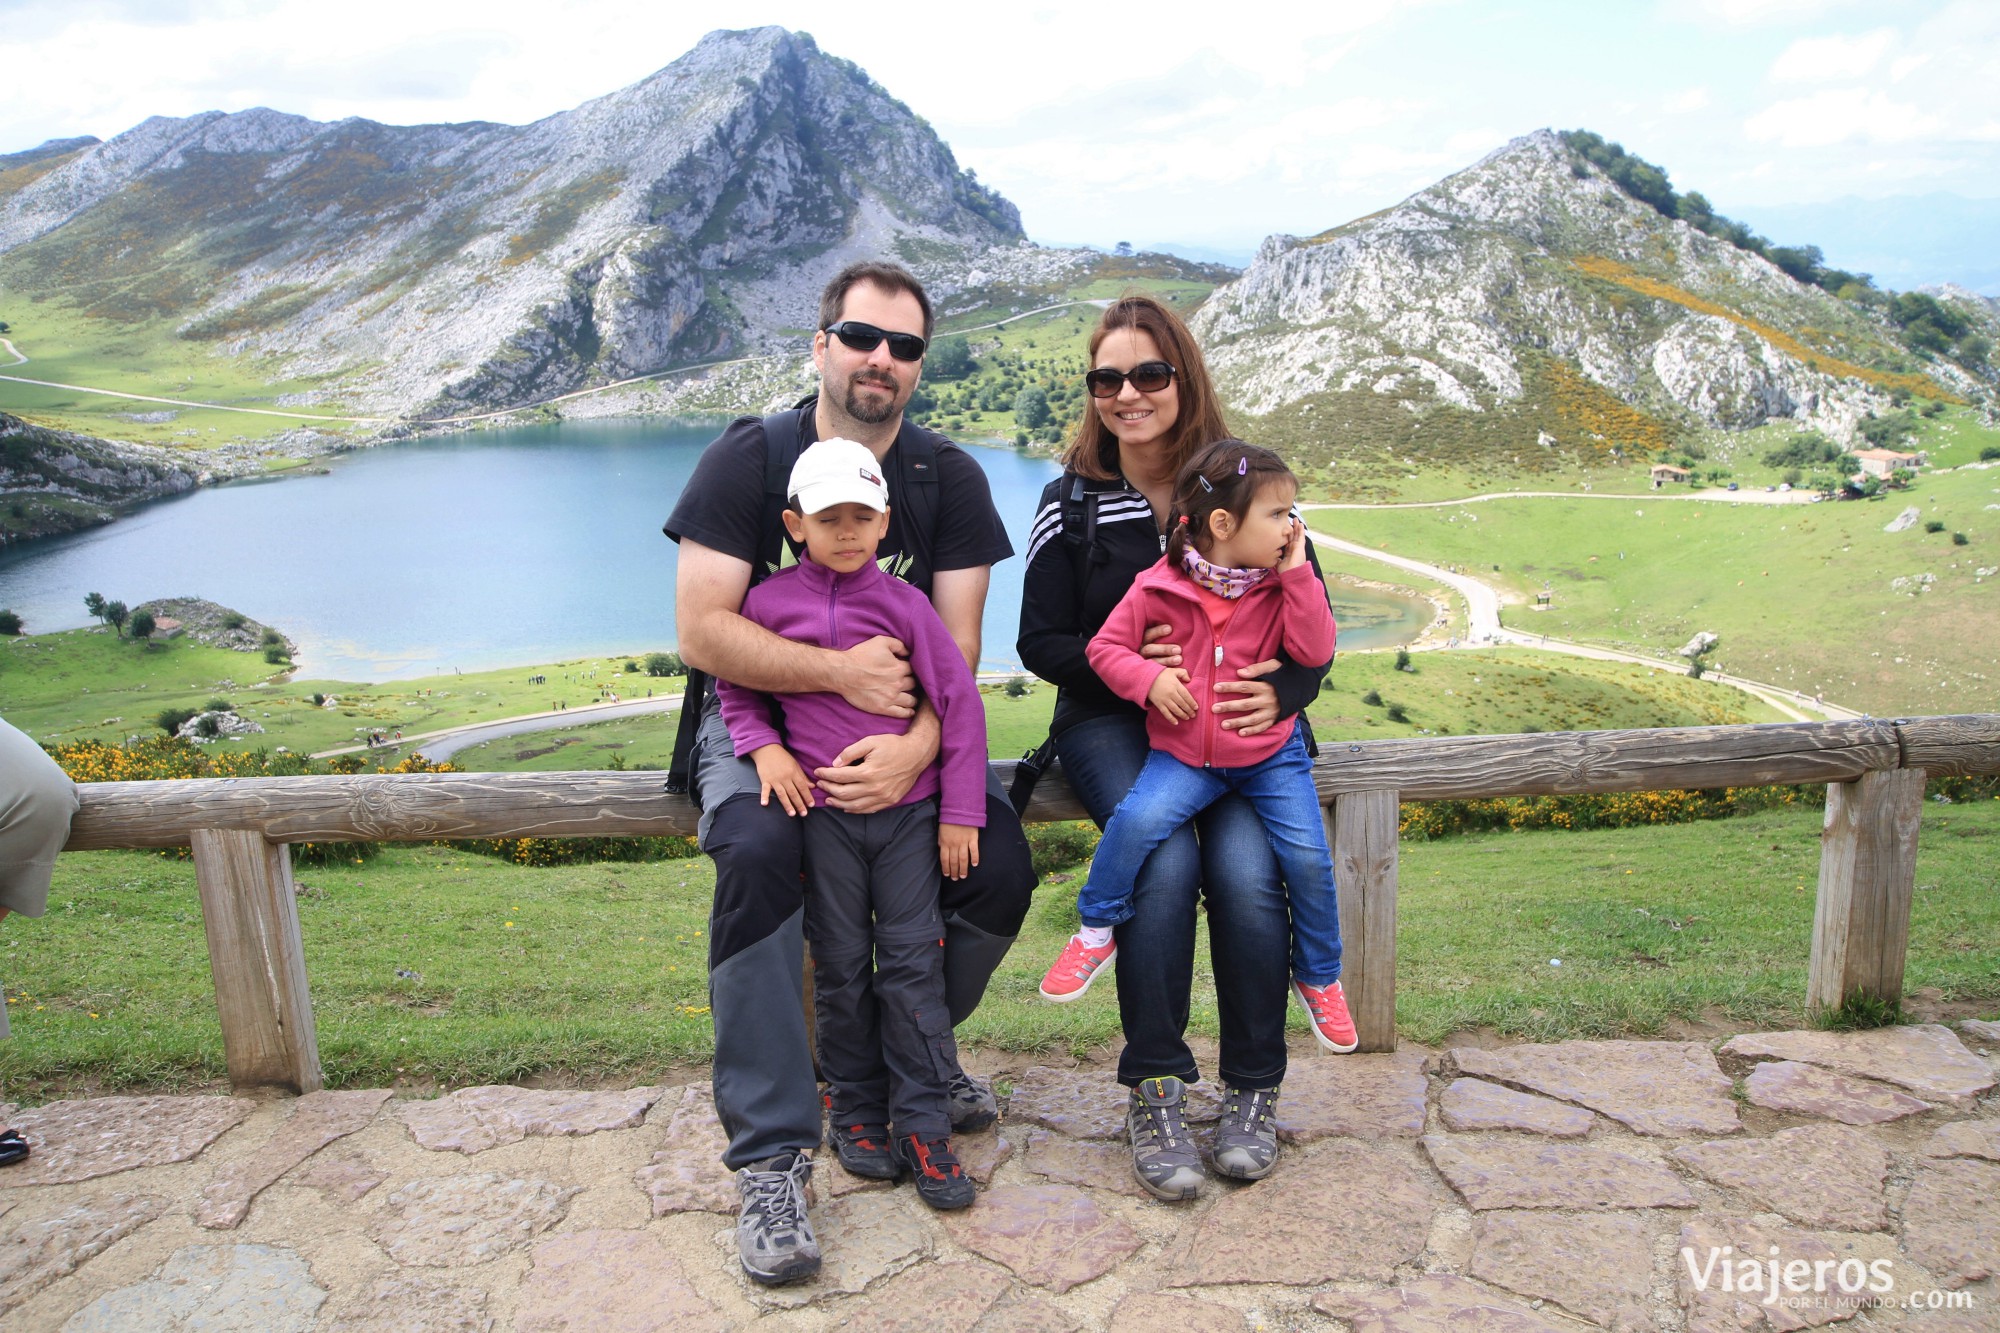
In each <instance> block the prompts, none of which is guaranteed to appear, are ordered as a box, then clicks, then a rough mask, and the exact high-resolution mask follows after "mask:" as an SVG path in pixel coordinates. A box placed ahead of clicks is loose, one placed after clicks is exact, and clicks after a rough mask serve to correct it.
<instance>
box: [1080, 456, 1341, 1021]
mask: <svg viewBox="0 0 2000 1333" xmlns="http://www.w3.org/2000/svg"><path fill="white" fill-rule="evenodd" d="M1298 493H1299V483H1298V478H1297V477H1295V476H1293V475H1292V471H1291V469H1290V468H1288V467H1286V466H1285V464H1284V460H1282V459H1280V458H1279V457H1278V456H1277V455H1276V454H1274V453H1272V452H1271V451H1270V450H1268V449H1260V448H1258V447H1257V446H1256V445H1252V444H1245V443H1243V442H1242V441H1241V440H1222V441H1219V442H1217V443H1215V444H1212V445H1209V446H1208V447H1207V448H1205V449H1203V450H1201V451H1200V452H1199V453H1197V454H1196V455H1195V456H1194V457H1193V458H1191V459H1189V460H1188V463H1187V466H1186V467H1184V468H1183V469H1182V470H1181V474H1180V476H1179V477H1178V478H1176V479H1175V482H1174V500H1173V509H1172V512H1171V515H1170V517H1169V521H1168V533H1169V535H1168V538H1167V550H1166V554H1165V556H1163V557H1162V558H1161V560H1160V562H1159V563H1158V564H1156V565H1154V566H1153V567H1152V568H1151V569H1149V570H1147V571H1146V572H1145V573H1144V574H1142V575H1140V576H1139V579H1138V581H1137V582H1135V583H1134V584H1133V585H1132V589H1131V591H1130V592H1128V593H1126V594H1125V597H1124V599H1123V600H1122V601H1120V602H1119V604H1118V606H1117V608H1116V609H1114V610H1113V611H1112V613H1111V615H1110V618H1109V619H1107V620H1106V621H1105V622H1104V627H1103V628H1102V629H1101V630H1099V631H1098V633H1097V636H1096V637H1095V638H1093V639H1092V640H1091V641H1090V647H1089V649H1088V656H1089V658H1090V665H1091V666H1092V667H1093V668H1094V669H1095V670H1096V671H1097V673H1098V675H1099V676H1101V677H1102V678H1103V680H1104V683H1105V684H1106V685H1108V686H1110V687H1111V688H1112V689H1113V690H1115V691H1116V692H1117V693H1118V694H1119V695H1121V696H1122V697H1124V698H1127V699H1130V700H1131V701H1132V702H1134V703H1136V704H1138V705H1140V706H1141V707H1143V708H1145V709H1146V710H1147V716H1146V734H1147V737H1148V739H1149V740H1150V741H1151V742H1152V749H1153V752H1152V754H1151V755H1150V756H1149V757H1148V759H1147V761H1146V766H1145V768H1144V769H1143V770H1142V771H1141V772H1140V774H1139V780H1138V781H1137V782H1136V783H1135V784H1134V785H1133V787H1132V791H1131V793H1130V794H1129V795H1127V796H1126V798H1125V799H1124V800H1123V801H1122V802H1120V803H1119V806H1118V809H1117V810H1116V811H1115V812H1114V813H1113V814H1112V816H1111V820H1110V822H1109V823H1108V824H1106V825H1105V828H1104V837H1103V840H1102V841H1101V842H1099V844H1098V847H1097V855H1096V857H1095V859H1093V860H1092V862H1091V865H1090V877H1089V879H1088V880H1086V881H1085V883H1084V886H1083V889H1082V891H1081V892H1080V893H1079V894H1078V895H1077V910H1078V913H1079V915H1080V916H1081V917H1082V919H1083V928H1082V929H1081V930H1079V931H1078V932H1077V934H1076V935H1075V936H1074V937H1073V938H1072V939H1071V940H1070V941H1069V943H1068V944H1067V945H1066V946H1064V948H1063V952H1062V957H1061V958H1059V959H1057V960H1056V963H1055V965H1054V966H1053V967H1051V968H1050V969H1049V970H1048V973H1047V975H1046V976H1044V977H1043V978H1042V986H1041V993H1042V995H1043V996H1044V997H1046V998H1048V999H1051V1000H1056V1001H1068V1000H1073V999H1075V998H1076V997H1077V996H1079V995H1082V994H1083V993H1084V991H1085V990H1087V989H1089V987H1090V982H1091V980H1092V978H1093V977H1094V976H1095V975H1096V973H1097V971H1098V969H1100V968H1101V967H1103V965H1104V964H1105V963H1107V962H1110V961H1111V959H1112V957H1113V956H1114V955H1115V954H1116V953H1117V951H1118V946H1117V943H1116V942H1115V941H1114V939H1113V938H1112V930H1113V928H1114V927H1115V926H1117V925H1118V924H1119V923H1120V922H1122V921H1124V920H1126V919H1127V918H1129V917H1130V916H1131V915H1132V893H1133V884H1134V881H1135V880H1136V879H1137V877H1138V871H1139V867H1140V865H1141V864H1142V863H1143V862H1144V861H1145V859H1146V857H1147V856H1148V855H1149V854H1150V853H1151V852H1152V851H1153V849H1154V848H1156V847H1158V846H1159V845H1160V844H1161V843H1162V842H1164V841H1166V839H1167V838H1168V837H1169V836H1170V835H1171V834H1172V833H1173V831H1174V830H1175V829H1177V828H1179V827H1180V826H1181V825H1183V824H1185V823H1186V822H1187V821H1188V820H1190V819H1192V818H1193V817H1194V816H1195V815H1196V814H1198V813H1200V812H1201V811H1202V810H1204V809H1206V808H1207V807H1208V806H1209V805H1210V804H1211V803H1213V802H1214V801H1216V800H1217V799H1218V798H1220V797H1221V796H1223V795H1224V794H1225V793H1228V792H1231V791H1235V792H1240V793H1242V794H1243V796H1244V797H1245V798H1246V799H1247V800H1249V802H1250V803H1251V804H1252V805H1253V806H1254V807H1256V810H1257V814H1258V817H1259V818H1261V819H1262V820H1263V821H1264V828H1265V831H1266V833H1267V834H1269V836H1270V839H1271V846H1272V850H1273V851H1275V852H1276V853H1277V856H1278V862H1279V865H1280V866H1281V867H1282V868H1283V870H1284V874H1285V891H1286V895H1287V898H1288V900H1289V903H1290V906H1291V912H1292V984H1293V989H1294V990H1295V991H1296V992H1297V994H1298V996H1299V999H1300V1001H1301V1002H1302V1003H1303V1004H1304V1005H1305V1007H1306V1012H1307V1014H1308V1015H1309V1016H1310V1017H1311V1019H1312V1027H1313V1034H1314V1036H1315V1037H1317V1038H1318V1040H1319V1043H1320V1045H1322V1046H1324V1047H1326V1048H1327V1049H1328V1050H1332V1051H1340V1052H1346V1051H1351V1050H1353V1049H1354V1048H1355V1045H1356V1038H1355V1032H1354V1022H1353V1019H1352V1018H1351V1017H1349V1015H1348V1011H1347V1001H1346V998H1345V997H1344V996H1343V995H1342V994H1341V989H1340V908H1339V905H1338V902H1337V900H1336V898H1335V894H1334V885H1333V855H1332V853H1331V852H1330V851H1329V850H1328V848H1327V844H1326V826H1325V823H1324V822H1323V818H1322V816H1321V813H1320V806H1319V796H1318V793H1317V792H1316V791H1315V789H1314V787H1313V780H1312V760H1311V758H1310V757H1309V756H1308V755H1307V754H1306V749H1305V742H1304V740H1303V738H1301V737H1300V735H1299V734H1298V727H1297V723H1296V719H1294V718H1286V719H1284V720H1283V721H1282V722H1280V723H1279V724H1278V725H1277V726H1274V727H1272V728H1270V729H1269V730H1268V731H1264V732H1261V733H1259V734H1257V735H1254V736H1245V735H1243V734H1242V733H1241V732H1239V731H1228V730H1225V729H1223V727H1222V726H1221V725H1220V722H1221V719H1220V718H1219V717H1218V716H1217V715H1216V714H1215V713H1213V712H1212V711H1210V710H1208V709H1206V708H1204V707H1202V705H1201V703H1200V700H1201V699H1203V698H1206V697H1207V696H1208V694H1209V687H1210V686H1211V685H1212V684H1213V683H1214V682H1215V680H1216V679H1217V678H1218V677H1220V676H1221V673H1222V672H1223V671H1225V670H1227V671H1229V672H1231V673H1232V674H1230V675H1229V676H1227V677H1225V678H1226V679H1230V680H1233V679H1235V676H1234V674H1233V672H1234V669H1235V668H1236V667H1239V666H1242V665H1244V664H1245V663H1249V662H1262V661H1265V660H1266V659H1268V658H1271V657H1273V656H1275V655H1276V652H1277V650H1278V648H1279V647H1280V646H1282V647H1283V648H1284V650H1285V651H1286V652H1287V653H1288V654H1290V656H1291V658H1292V660H1293V661H1296V662H1299V663H1301V664H1307V665H1318V664H1320V663H1323V662H1328V661H1331V660H1332V658H1333V645H1334V635H1335V628H1334V623H1333V611H1332V608H1331V607H1329V606H1328V605H1327V600H1326V594H1325V592H1324V591H1323V589H1322V587H1321V585H1320V582H1319V580H1318V579H1317V578H1315V577H1314V576H1313V571H1312V569H1311V567H1310V566H1308V565H1307V563H1306V556H1305V549H1306V548H1305V542H1306V536H1305V525H1304V524H1303V523H1301V522H1300V521H1299V520H1298V518H1297V517H1296V516H1295V515H1294V514H1293V512H1292V504H1293V501H1295V500H1296V499H1297V498H1298ZM1162 624H1164V625H1167V626H1169V627H1170V632H1169V633H1168V634H1167V635H1166V636H1165V637H1166V641H1167V642H1169V643H1178V644H1181V645H1183V658H1182V660H1183V661H1185V662H1186V663H1187V664H1188V665H1187V666H1185V667H1166V666H1162V665H1161V663H1160V662H1159V661H1158V660H1156V659H1154V658H1149V657H1147V656H1145V655H1144V654H1143V652H1142V651H1141V649H1142V648H1143V647H1144V645H1145V642H1146V630H1147V628H1148V627H1149V626H1153V625H1162ZM1204 645H1205V646H1204Z"/></svg>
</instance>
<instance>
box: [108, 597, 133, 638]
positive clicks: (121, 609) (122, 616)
mask: <svg viewBox="0 0 2000 1333" xmlns="http://www.w3.org/2000/svg"><path fill="white" fill-rule="evenodd" d="M131 614H132V613H131V612H130V611H129V610H127V609H126V607H125V603H123V602H106V603H105V604H104V623H105V624H107V625H109V626H111V628H112V629H114V630H116V631H118V633H119V635H120V636H123V635H124V633H125V620H126V618H127V617H128V616H130V615H131Z"/></svg>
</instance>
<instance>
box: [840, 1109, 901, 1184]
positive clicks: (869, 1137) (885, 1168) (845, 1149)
mask: <svg viewBox="0 0 2000 1333" xmlns="http://www.w3.org/2000/svg"><path fill="white" fill-rule="evenodd" d="M829 1136H830V1137H831V1138H832V1139H833V1155H834V1158H835V1159H836V1160H837V1161H839V1163H840V1164H841V1165H842V1166H843V1167H845V1168H847V1170H848V1171H849V1172H850V1173H851V1174H853V1175H857V1176H865V1177H866V1178H868V1179H869V1180H894V1179H895V1178H896V1175H897V1168H896V1154H895V1152H894V1150H893V1149H892V1147H891V1146H890V1143H889V1127H888V1126H887V1125H884V1124H880V1123H877V1124H872V1125H871V1124H858V1125H835V1126H833V1127H832V1130H831V1131H830V1135H829Z"/></svg>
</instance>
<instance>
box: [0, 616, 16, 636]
mask: <svg viewBox="0 0 2000 1333" xmlns="http://www.w3.org/2000/svg"><path fill="white" fill-rule="evenodd" d="M20 632H21V617H20V616H18V615H16V614H15V613H14V612H13V611H11V610H8V611H0V634H4V635H6V636H7V637H8V638H10V639H11V638H13V637H14V636H15V635H16V634H19V633H20Z"/></svg>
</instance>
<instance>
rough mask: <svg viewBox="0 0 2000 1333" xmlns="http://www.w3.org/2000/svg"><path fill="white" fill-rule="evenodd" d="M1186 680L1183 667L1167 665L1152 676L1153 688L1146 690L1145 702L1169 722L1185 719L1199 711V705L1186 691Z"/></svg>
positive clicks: (1186, 676) (1183, 720)
mask: <svg viewBox="0 0 2000 1333" xmlns="http://www.w3.org/2000/svg"><path fill="white" fill-rule="evenodd" d="M1187 680H1188V673H1187V672H1186V670H1185V669H1183V668H1181V667H1168V668H1167V669H1166V670H1165V671H1162V672H1161V673H1160V674H1159V675H1157V676H1155V677H1153V688H1152V689H1150V690H1148V691H1146V702H1147V703H1149V704H1151V705H1152V706H1153V707H1154V708H1155V709H1156V710H1158V712H1159V714H1160V716H1161V717H1164V718H1165V719H1167V721H1169V722H1185V721H1187V720H1188V719H1189V718H1191V717H1193V716H1194V715H1195V714H1196V713H1199V712H1200V711H1201V705H1200V704H1198V703H1196V702H1195V697H1194V695H1193V694H1191V693H1189V692H1188V687H1187Z"/></svg>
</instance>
